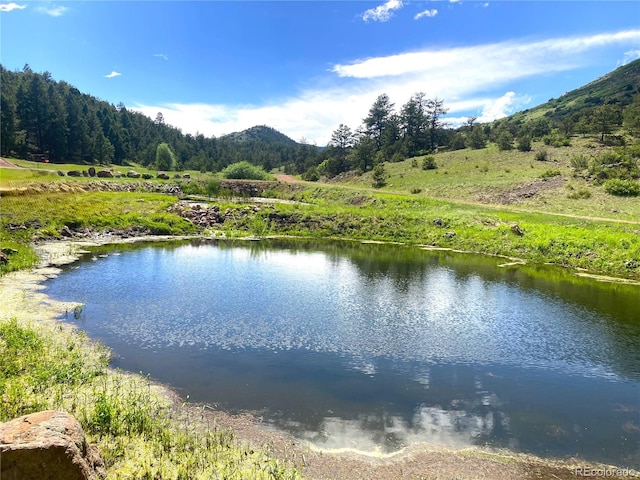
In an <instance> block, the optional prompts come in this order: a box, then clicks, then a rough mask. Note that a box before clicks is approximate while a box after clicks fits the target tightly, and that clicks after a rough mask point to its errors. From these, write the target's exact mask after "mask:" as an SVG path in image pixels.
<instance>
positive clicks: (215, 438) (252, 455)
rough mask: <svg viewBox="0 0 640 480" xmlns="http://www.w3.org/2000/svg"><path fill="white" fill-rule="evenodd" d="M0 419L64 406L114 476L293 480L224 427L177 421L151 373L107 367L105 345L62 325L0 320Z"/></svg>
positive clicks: (281, 465) (290, 471) (286, 469)
mask: <svg viewBox="0 0 640 480" xmlns="http://www.w3.org/2000/svg"><path fill="white" fill-rule="evenodd" d="M0 358H2V362H1V363H0V398H1V399H2V401H1V402H0V421H2V422H5V421H8V420H10V419H12V418H15V417H17V416H20V415H25V414H28V413H33V412H37V411H40V410H45V409H57V410H64V411H67V412H69V413H71V414H72V415H74V416H75V417H76V418H77V419H78V420H79V421H80V423H81V424H82V426H83V428H84V430H85V433H86V434H87V439H88V441H89V442H91V443H95V444H97V446H98V448H99V449H100V452H101V454H102V456H103V458H104V460H105V464H106V466H107V473H108V478H113V479H130V478H136V479H142V478H148V479H297V478H301V477H300V474H299V473H298V472H297V470H295V469H294V468H293V467H290V466H288V465H285V464H284V463H283V462H281V461H279V460H277V459H274V458H271V457H270V456H269V455H268V453H267V452H266V451H265V450H253V449H251V448H249V447H244V446H242V445H241V444H240V443H239V442H238V441H237V440H236V439H235V437H234V435H233V433H232V432H231V431H229V430H227V429H219V428H217V427H216V426H215V425H213V426H210V425H209V426H208V427H199V426H195V425H194V424H193V423H187V422H185V421H184V419H182V420H181V418H180V415H179V414H178V412H177V411H176V410H175V409H174V408H172V405H171V402H170V401H169V400H168V399H167V398H166V397H165V396H163V395H162V394H161V393H160V392H159V391H158V389H157V387H155V386H154V385H152V384H151V382H150V381H149V379H148V378H145V377H142V376H140V375H131V374H126V373H123V372H119V371H114V370H111V369H109V368H108V366H107V361H108V351H107V349H106V348H104V347H102V346H100V345H97V344H95V343H93V342H91V341H90V340H89V339H88V338H87V337H86V335H85V334H83V333H78V332H75V331H69V329H67V328H65V327H63V326H62V325H59V324H58V325H51V324H46V323H40V322H38V323H29V322H23V321H20V320H18V319H16V318H11V319H5V320H0Z"/></svg>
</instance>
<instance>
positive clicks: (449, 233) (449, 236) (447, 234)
mask: <svg viewBox="0 0 640 480" xmlns="http://www.w3.org/2000/svg"><path fill="white" fill-rule="evenodd" d="M455 236H456V232H447V233H445V234H444V235H443V237H444V238H453V237H455Z"/></svg>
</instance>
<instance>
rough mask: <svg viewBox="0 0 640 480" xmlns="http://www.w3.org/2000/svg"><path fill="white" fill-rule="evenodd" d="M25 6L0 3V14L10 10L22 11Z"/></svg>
mask: <svg viewBox="0 0 640 480" xmlns="http://www.w3.org/2000/svg"><path fill="white" fill-rule="evenodd" d="M25 8H27V6H26V5H18V4H17V3H13V2H11V3H0V12H10V11H11V10H24V9H25Z"/></svg>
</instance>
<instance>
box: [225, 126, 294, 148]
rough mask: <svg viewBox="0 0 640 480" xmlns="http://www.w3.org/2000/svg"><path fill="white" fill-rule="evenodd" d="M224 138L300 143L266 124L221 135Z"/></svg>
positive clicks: (235, 140)
mask: <svg viewBox="0 0 640 480" xmlns="http://www.w3.org/2000/svg"><path fill="white" fill-rule="evenodd" d="M220 138H221V139H224V140H231V141H234V142H238V143H247V142H249V143H250V142H264V143H271V144H274V143H282V144H285V145H291V146H293V145H298V142H296V141H295V140H292V139H291V138H289V137H287V136H286V135H285V134H284V133H280V132H279V131H277V130H276V129H275V128H271V127H267V126H266V125H258V126H255V127H251V128H248V129H246V130H243V131H242V132H234V133H230V134H228V135H223V136H222V137H220Z"/></svg>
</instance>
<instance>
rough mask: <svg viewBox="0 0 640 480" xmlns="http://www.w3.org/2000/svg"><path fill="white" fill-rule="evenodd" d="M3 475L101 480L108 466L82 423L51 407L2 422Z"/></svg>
mask: <svg viewBox="0 0 640 480" xmlns="http://www.w3.org/2000/svg"><path fill="white" fill-rule="evenodd" d="M0 457H1V458H2V462H0V478H2V479H5V478H7V479H9V478H19V479H21V480H42V479H46V480H98V479H103V478H105V477H106V470H105V466H104V462H103V460H102V457H101V456H100V452H99V451H98V449H97V447H95V446H92V445H89V444H88V443H87V440H86V438H85V436H84V432H83V431H82V427H81V426H80V423H78V421H77V420H76V419H75V418H74V417H73V416H71V415H69V414H68V413H65V412H59V411H55V410H47V411H44V412H38V413H32V414H30V415H24V416H22V417H19V418H16V419H14V420H11V421H10V422H7V423H0Z"/></svg>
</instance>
